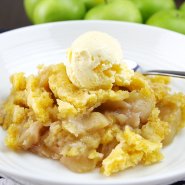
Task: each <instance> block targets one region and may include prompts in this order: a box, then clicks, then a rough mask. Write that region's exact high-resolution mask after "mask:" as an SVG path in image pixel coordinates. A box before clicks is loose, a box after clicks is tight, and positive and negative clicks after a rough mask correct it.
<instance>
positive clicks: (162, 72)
mask: <svg viewBox="0 0 185 185" xmlns="http://www.w3.org/2000/svg"><path fill="white" fill-rule="evenodd" d="M125 62H126V64H127V65H128V66H129V67H130V68H131V69H133V70H134V71H139V72H141V73H142V74H143V75H161V76H170V77H176V78H185V71H173V70H158V69H153V70H144V69H143V68H141V67H140V66H139V65H138V64H137V63H136V62H135V61H133V60H125Z"/></svg>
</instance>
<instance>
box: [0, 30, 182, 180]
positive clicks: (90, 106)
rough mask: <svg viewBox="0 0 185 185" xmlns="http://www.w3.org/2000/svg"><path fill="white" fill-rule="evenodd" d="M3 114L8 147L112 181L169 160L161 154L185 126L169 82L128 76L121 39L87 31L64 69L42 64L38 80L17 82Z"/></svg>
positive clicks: (0, 114)
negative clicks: (111, 177) (115, 176)
mask: <svg viewBox="0 0 185 185" xmlns="http://www.w3.org/2000/svg"><path fill="white" fill-rule="evenodd" d="M10 81H11V84H12V89H11V93H10V95H9V96H8V98H7V100H6V101H5V102H4V103H3V104H2V106H1V109H0V124H1V126H2V127H3V129H5V130H7V136H6V138H5V143H6V145H7V146H8V147H9V148H11V149H12V150H14V151H17V152H18V151H29V152H33V153H36V154H38V155H40V156H44V157H48V158H52V159H55V160H59V161H60V162H61V163H62V164H63V165H65V166H66V167H67V168H69V169H70V170H72V171H75V172H87V171H91V170H93V169H95V168H100V171H101V173H103V174H104V175H106V176H109V175H111V174H113V173H115V172H119V171H122V170H125V169H127V168H130V167H134V166H136V165H139V164H140V165H150V164H153V163H156V162H159V161H161V160H162V159H163V155H162V153H161V149H162V148H163V147H164V146H165V145H168V144H170V143H171V142H172V140H173V138H174V137H175V135H176V134H177V133H178V132H179V130H181V129H182V128H183V127H184V125H185V96H184V95H183V94H182V93H175V94H172V93H171V92H170V88H169V82H170V79H169V78H167V77H159V76H147V77H146V76H143V75H142V74H140V73H137V72H134V71H133V70H131V69H129V68H128V67H127V66H126V64H125V63H124V60H123V55H122V49H121V47H120V45H119V43H118V42H117V40H116V39H114V38H112V37H111V36H109V35H108V34H105V33H101V32H87V33H85V34H83V35H81V36H80V37H79V38H77V39H76V40H75V41H74V42H73V43H72V45H71V47H70V48H69V49H68V51H67V61H66V62H65V63H60V64H54V65H50V66H44V65H40V66H39V67H38V74H37V75H30V76H26V75H25V74H24V73H22V72H20V73H16V74H13V75H12V76H11V77H10Z"/></svg>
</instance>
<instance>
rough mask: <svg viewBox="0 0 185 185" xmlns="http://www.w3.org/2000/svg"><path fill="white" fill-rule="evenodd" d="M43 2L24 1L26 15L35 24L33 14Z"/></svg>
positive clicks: (38, 0)
mask: <svg viewBox="0 0 185 185" xmlns="http://www.w3.org/2000/svg"><path fill="white" fill-rule="evenodd" d="M40 2H41V0H24V8H25V10H26V14H27V16H28V18H29V19H30V21H31V22H33V12H34V9H35V7H36V6H37V5H38V3H40Z"/></svg>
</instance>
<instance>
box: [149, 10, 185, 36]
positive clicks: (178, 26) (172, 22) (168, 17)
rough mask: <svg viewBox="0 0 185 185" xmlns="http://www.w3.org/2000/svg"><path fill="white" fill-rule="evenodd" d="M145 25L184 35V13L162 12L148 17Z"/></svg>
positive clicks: (177, 11)
mask: <svg viewBox="0 0 185 185" xmlns="http://www.w3.org/2000/svg"><path fill="white" fill-rule="evenodd" d="M147 24H148V25H154V26H158V27H162V28H166V29H169V30H173V31H176V32H179V33H183V34H185V13H183V12H181V11H179V10H163V11H160V12H157V13H156V14H154V15H153V16H152V17H150V18H149V19H148V21H147Z"/></svg>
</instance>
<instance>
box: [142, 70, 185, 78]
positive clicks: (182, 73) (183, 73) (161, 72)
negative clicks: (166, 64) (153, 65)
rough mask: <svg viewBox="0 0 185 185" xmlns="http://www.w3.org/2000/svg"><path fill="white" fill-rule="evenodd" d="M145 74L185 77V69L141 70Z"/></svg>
mask: <svg viewBox="0 0 185 185" xmlns="http://www.w3.org/2000/svg"><path fill="white" fill-rule="evenodd" d="M141 72H142V74H143V75H161V76H170V77H175V78H185V71H171V70H155V69H154V70H147V71H143V70H141Z"/></svg>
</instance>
